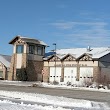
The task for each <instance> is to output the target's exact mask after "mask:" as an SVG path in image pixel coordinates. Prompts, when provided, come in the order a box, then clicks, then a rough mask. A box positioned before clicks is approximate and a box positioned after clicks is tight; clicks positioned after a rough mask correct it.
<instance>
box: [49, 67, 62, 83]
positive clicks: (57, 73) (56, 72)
mask: <svg viewBox="0 0 110 110" xmlns="http://www.w3.org/2000/svg"><path fill="white" fill-rule="evenodd" d="M60 78H61V67H56V69H55V67H50V79H49V80H50V82H53V81H56V82H60Z"/></svg>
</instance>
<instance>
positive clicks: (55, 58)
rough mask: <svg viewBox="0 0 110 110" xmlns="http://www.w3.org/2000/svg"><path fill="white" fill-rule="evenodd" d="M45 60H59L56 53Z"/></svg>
mask: <svg viewBox="0 0 110 110" xmlns="http://www.w3.org/2000/svg"><path fill="white" fill-rule="evenodd" d="M47 60H49V61H60V58H59V57H58V56H57V55H55V54H54V55H52V56H50V57H49V58H48V59H47Z"/></svg>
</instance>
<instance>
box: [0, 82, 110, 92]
mask: <svg viewBox="0 0 110 110" xmlns="http://www.w3.org/2000/svg"><path fill="white" fill-rule="evenodd" d="M0 84H2V85H14V86H28V87H29V86H33V85H35V86H41V87H46V88H60V89H74V90H89V91H99V92H110V90H109V89H108V88H107V87H105V89H103V88H100V89H98V88H97V87H95V85H94V86H93V87H92V88H91V87H75V86H71V85H69V86H67V85H65V84H64V83H60V84H58V85H54V84H50V83H44V82H40V81H34V82H33V81H31V82H29V81H26V82H25V81H8V80H0Z"/></svg>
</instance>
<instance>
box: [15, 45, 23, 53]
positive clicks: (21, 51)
mask: <svg viewBox="0 0 110 110" xmlns="http://www.w3.org/2000/svg"><path fill="white" fill-rule="evenodd" d="M23 50H24V45H16V53H23Z"/></svg>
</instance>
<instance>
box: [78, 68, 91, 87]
mask: <svg viewBox="0 0 110 110" xmlns="http://www.w3.org/2000/svg"><path fill="white" fill-rule="evenodd" d="M92 80H93V67H81V68H80V80H79V81H80V84H81V85H87V84H89V83H91V82H92Z"/></svg>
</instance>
